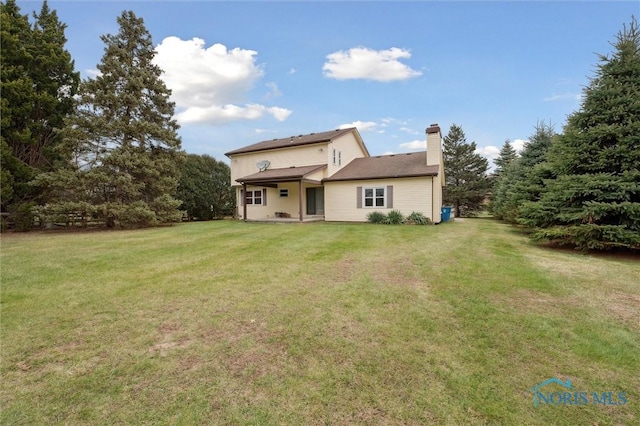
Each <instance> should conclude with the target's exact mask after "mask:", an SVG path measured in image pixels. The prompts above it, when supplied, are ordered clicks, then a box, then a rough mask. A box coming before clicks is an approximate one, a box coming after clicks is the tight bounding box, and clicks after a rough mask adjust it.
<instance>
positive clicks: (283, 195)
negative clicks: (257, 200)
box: [280, 188, 289, 198]
mask: <svg viewBox="0 0 640 426" xmlns="http://www.w3.org/2000/svg"><path fill="white" fill-rule="evenodd" d="M288 196H289V190H288V189H286V188H285V189H281V190H280V198H287V197H288Z"/></svg>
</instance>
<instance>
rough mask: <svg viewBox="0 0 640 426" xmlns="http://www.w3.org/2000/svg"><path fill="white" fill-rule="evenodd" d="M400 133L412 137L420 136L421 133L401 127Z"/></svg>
mask: <svg viewBox="0 0 640 426" xmlns="http://www.w3.org/2000/svg"><path fill="white" fill-rule="evenodd" d="M400 131H401V132H405V133H409V134H410V135H419V134H420V132H418V131H416V130H415V129H411V128H409V127H400Z"/></svg>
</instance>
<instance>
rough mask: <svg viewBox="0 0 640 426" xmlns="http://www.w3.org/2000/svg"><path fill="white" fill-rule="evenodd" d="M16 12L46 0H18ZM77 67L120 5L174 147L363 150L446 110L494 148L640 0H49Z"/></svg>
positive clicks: (100, 50)
mask: <svg viewBox="0 0 640 426" xmlns="http://www.w3.org/2000/svg"><path fill="white" fill-rule="evenodd" d="M17 4H18V6H19V7H20V8H21V12H22V13H23V14H31V12H33V11H39V10H40V7H41V5H42V1H41V0H37V1H34V0H18V1H17ZM48 4H49V7H50V8H51V9H54V10H56V12H57V14H58V17H59V19H60V21H62V22H63V23H65V24H66V25H67V29H66V33H65V34H66V37H67V39H68V42H67V44H66V48H67V50H68V51H69V52H70V53H71V56H72V57H73V59H74V61H75V67H76V70H77V71H79V72H80V73H81V76H82V78H83V79H86V78H94V77H95V76H96V73H97V64H99V63H100V62H101V60H102V56H103V54H104V47H105V45H104V43H103V42H102V40H101V39H100V36H101V35H105V34H117V33H118V29H119V28H118V25H117V22H116V19H117V17H118V16H120V15H121V14H122V12H123V11H125V10H131V11H133V12H134V13H135V14H136V15H137V16H138V17H141V18H143V20H144V23H145V26H146V28H147V30H148V31H149V33H150V34H151V36H152V38H153V42H154V45H155V46H156V52H157V53H156V57H155V61H156V64H157V65H158V66H160V67H161V68H162V69H163V71H164V73H163V77H162V78H163V80H164V81H165V84H166V85H167V86H168V87H169V88H170V89H171V90H172V100H173V101H174V102H175V104H176V110H175V112H176V115H175V118H176V119H177V120H178V122H179V124H180V126H181V128H180V130H179V134H180V136H181V139H182V148H183V149H184V150H185V151H186V152H188V153H192V154H208V155H211V156H213V157H215V158H216V159H218V160H223V161H225V162H228V159H227V158H226V157H225V156H224V153H225V152H228V151H231V150H233V149H236V148H239V147H242V146H245V145H250V144H253V143H256V142H260V141H263V140H269V139H274V138H284V137H289V136H292V135H300V134H308V133H312V132H322V131H326V130H331V129H337V128H344V127H357V128H358V131H359V132H360V134H361V136H362V138H363V140H364V142H365V144H366V145H367V148H368V149H369V152H370V153H371V155H382V154H389V153H401V152H410V151H420V150H424V149H426V135H425V129H426V128H427V127H429V126H430V125H431V124H436V123H437V124H439V125H440V127H441V129H442V133H443V136H444V135H446V134H447V133H448V131H449V129H450V127H451V125H453V124H456V125H458V126H460V127H461V128H462V130H463V131H464V133H465V135H466V140H467V142H475V143H476V145H477V147H478V152H479V153H481V154H482V155H484V156H485V157H487V158H488V159H489V160H490V161H492V160H493V159H494V158H495V157H496V156H497V154H498V152H499V150H500V148H501V147H502V145H503V144H504V142H505V141H506V140H509V141H511V143H512V145H513V146H514V147H515V148H516V149H518V150H519V149H521V148H522V146H523V145H524V144H525V143H526V140H527V139H528V138H529V137H530V136H531V135H532V134H533V133H534V130H535V127H536V125H537V123H539V122H545V123H546V124H550V125H552V126H553V127H554V129H555V130H556V131H557V132H561V131H562V127H563V126H564V124H565V123H566V118H567V116H568V115H569V114H571V113H572V112H574V111H576V110H578V109H579V108H580V102H581V95H582V92H583V89H584V87H585V86H587V85H588V84H589V81H590V78H592V77H594V72H595V70H596V66H597V64H598V63H599V61H600V59H599V55H600V54H602V55H606V54H609V53H611V52H612V51H613V47H612V46H611V43H613V42H615V39H616V35H617V34H618V32H619V31H620V30H622V28H623V24H627V25H628V23H629V22H630V21H631V17H632V15H635V16H636V17H638V16H639V15H640V3H639V2H638V1H566V2H559V1H535V2H528V1H489V2H485V1H467V2H459V1H447V2H445V1H439V2H437V1H411V2H403V1H376V2H366V1H351V2H344V1H297V2H296V1H256V2H249V1H205V0H201V1H157V0H146V1H126V2H125V1H99V0H98V1H71V0H67V1H56V0H49V2H48Z"/></svg>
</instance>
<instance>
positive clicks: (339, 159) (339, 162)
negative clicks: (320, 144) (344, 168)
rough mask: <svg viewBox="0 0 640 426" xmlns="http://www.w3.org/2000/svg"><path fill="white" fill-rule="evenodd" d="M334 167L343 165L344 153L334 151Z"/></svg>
mask: <svg viewBox="0 0 640 426" xmlns="http://www.w3.org/2000/svg"><path fill="white" fill-rule="evenodd" d="M333 165H334V166H341V165H342V151H338V150H336V149H334V150H333Z"/></svg>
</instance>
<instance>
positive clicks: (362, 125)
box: [338, 121, 378, 132]
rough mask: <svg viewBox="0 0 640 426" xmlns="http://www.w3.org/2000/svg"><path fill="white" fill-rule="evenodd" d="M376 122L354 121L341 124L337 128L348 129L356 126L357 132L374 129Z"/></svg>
mask: <svg viewBox="0 0 640 426" xmlns="http://www.w3.org/2000/svg"><path fill="white" fill-rule="evenodd" d="M377 125H378V123H376V122H375V121H354V122H353V123H347V124H341V125H339V126H338V129H348V128H351V127H357V128H358V131H359V132H370V131H373V130H375V128H376V126H377Z"/></svg>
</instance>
